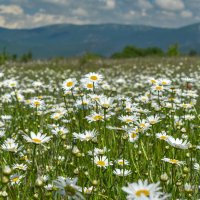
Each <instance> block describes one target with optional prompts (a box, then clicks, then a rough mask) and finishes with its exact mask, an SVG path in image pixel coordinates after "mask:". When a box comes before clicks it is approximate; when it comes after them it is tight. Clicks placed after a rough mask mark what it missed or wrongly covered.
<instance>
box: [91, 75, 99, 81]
mask: <svg viewBox="0 0 200 200" xmlns="http://www.w3.org/2000/svg"><path fill="white" fill-rule="evenodd" d="M90 79H91V80H93V81H96V80H97V79H98V78H97V76H94V75H93V76H91V77H90Z"/></svg>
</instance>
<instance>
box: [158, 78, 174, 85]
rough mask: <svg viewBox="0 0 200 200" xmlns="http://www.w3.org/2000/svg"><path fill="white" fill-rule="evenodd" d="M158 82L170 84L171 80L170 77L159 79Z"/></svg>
mask: <svg viewBox="0 0 200 200" xmlns="http://www.w3.org/2000/svg"><path fill="white" fill-rule="evenodd" d="M158 83H159V84H161V85H170V84H171V81H170V80H169V79H159V80H158Z"/></svg>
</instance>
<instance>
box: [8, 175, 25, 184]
mask: <svg viewBox="0 0 200 200" xmlns="http://www.w3.org/2000/svg"><path fill="white" fill-rule="evenodd" d="M23 177H24V176H22V175H19V174H13V175H11V176H10V181H11V185H15V184H18V185H19V184H20V181H21V179H22V178H23Z"/></svg>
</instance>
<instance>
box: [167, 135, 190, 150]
mask: <svg viewBox="0 0 200 200" xmlns="http://www.w3.org/2000/svg"><path fill="white" fill-rule="evenodd" d="M166 141H167V142H168V143H169V144H170V145H171V146H173V147H175V148H179V149H188V148H189V145H190V143H189V142H187V140H185V141H183V140H182V139H178V138H177V139H175V138H173V137H172V136H170V137H168V138H167V140H166Z"/></svg>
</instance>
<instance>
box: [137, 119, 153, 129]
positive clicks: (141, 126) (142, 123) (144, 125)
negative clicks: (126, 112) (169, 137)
mask: <svg viewBox="0 0 200 200" xmlns="http://www.w3.org/2000/svg"><path fill="white" fill-rule="evenodd" d="M136 125H137V126H138V127H139V129H140V130H142V131H144V130H148V129H149V128H150V126H151V125H150V123H148V122H147V121H146V120H144V119H142V120H139V121H138V122H136Z"/></svg>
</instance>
